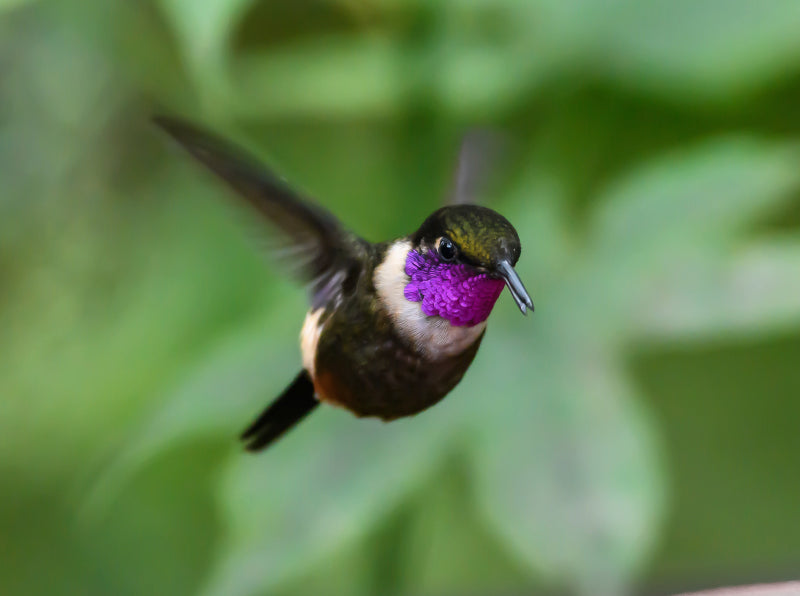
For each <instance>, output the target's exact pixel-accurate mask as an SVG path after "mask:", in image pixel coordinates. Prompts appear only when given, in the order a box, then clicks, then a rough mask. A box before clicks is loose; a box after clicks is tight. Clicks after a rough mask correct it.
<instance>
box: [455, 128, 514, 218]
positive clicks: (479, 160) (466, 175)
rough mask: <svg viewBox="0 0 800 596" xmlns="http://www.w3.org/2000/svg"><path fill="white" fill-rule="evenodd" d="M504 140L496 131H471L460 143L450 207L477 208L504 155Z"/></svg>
mask: <svg viewBox="0 0 800 596" xmlns="http://www.w3.org/2000/svg"><path fill="white" fill-rule="evenodd" d="M504 145H505V143H504V139H503V137H501V135H500V134H499V133H498V132H496V131H491V130H488V129H474V130H470V131H469V132H467V133H466V134H465V135H464V138H463V139H462V140H461V149H460V151H459V153H458V163H457V164H456V173H455V177H454V179H453V188H452V189H451V191H450V195H449V197H448V201H447V202H448V204H449V205H473V204H477V203H478V202H479V201H478V199H479V197H480V196H481V194H482V193H483V192H484V191H485V190H486V186H487V182H488V180H489V178H490V177H491V175H492V171H493V169H494V166H495V165H497V163H498V162H499V160H500V157H501V155H502V153H503V147H504Z"/></svg>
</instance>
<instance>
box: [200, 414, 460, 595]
mask: <svg viewBox="0 0 800 596" xmlns="http://www.w3.org/2000/svg"><path fill="white" fill-rule="evenodd" d="M451 428H452V421H451V420H449V419H447V418H444V417H443V414H442V413H441V412H440V413H439V415H435V412H433V411H432V412H431V415H428V414H427V413H426V416H425V417H420V418H415V419H409V420H404V421H396V422H393V423H391V424H389V425H387V424H384V423H383V422H379V421H376V420H366V419H365V420H357V419H355V418H354V417H353V416H352V415H351V414H349V413H347V412H343V411H335V410H334V409H333V408H330V407H323V408H320V410H319V411H318V412H315V413H314V415H313V416H311V417H310V418H309V419H308V420H307V421H304V422H303V424H302V425H300V426H299V427H298V428H297V429H296V430H294V431H293V432H292V433H291V434H290V435H288V436H287V437H285V438H284V439H282V440H281V441H280V442H279V443H278V444H276V445H275V446H273V447H271V448H270V450H269V451H268V452H267V453H265V454H264V455H263V456H261V457H235V458H233V459H232V460H231V462H230V465H229V467H228V470H227V472H226V474H225V475H224V477H223V479H222V483H221V490H220V495H219V498H220V505H221V506H222V509H223V515H224V519H225V521H226V526H227V528H228V536H227V540H225V543H224V546H223V548H222V550H221V553H220V558H219V561H218V565H217V566H216V568H215V569H213V570H212V573H211V577H210V579H209V583H208V585H207V587H206V589H205V590H204V591H203V594H204V595H205V596H217V595H220V596H221V595H223V594H224V595H225V596H247V595H249V594H254V593H258V592H264V591H270V590H272V589H273V588H275V587H276V586H278V585H280V584H282V583H283V582H285V581H288V580H291V579H293V578H295V577H297V575H299V574H300V573H302V572H303V571H306V570H307V569H308V568H310V567H311V566H312V565H315V564H317V563H318V562H319V561H320V559H321V558H322V557H324V556H325V555H329V554H330V553H332V552H334V551H335V550H337V549H340V548H342V547H343V545H346V544H348V543H350V542H351V541H353V540H355V539H356V538H359V537H361V536H363V535H364V533H365V532H366V531H367V530H368V529H369V528H370V527H372V526H373V525H374V524H375V522H376V521H378V519H380V518H381V517H383V516H385V515H386V514H387V513H388V512H390V511H391V510H392V509H393V508H394V507H396V506H397V505H398V504H399V503H400V502H401V501H402V500H403V499H404V498H406V497H407V496H408V495H409V494H410V493H411V492H412V490H413V489H414V488H416V487H417V486H419V483H420V482H421V481H422V479H423V478H425V477H426V476H427V475H428V474H429V473H430V472H431V470H433V469H435V466H436V465H437V464H438V463H439V462H440V461H441V460H440V458H441V456H442V454H443V452H444V451H445V449H444V447H445V445H447V444H448V443H449V441H450V439H451V432H450V429H451Z"/></svg>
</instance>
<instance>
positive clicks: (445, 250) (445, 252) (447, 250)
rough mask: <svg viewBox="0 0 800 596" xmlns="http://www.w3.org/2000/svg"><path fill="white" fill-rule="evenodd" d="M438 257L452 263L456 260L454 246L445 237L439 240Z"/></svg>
mask: <svg viewBox="0 0 800 596" xmlns="http://www.w3.org/2000/svg"><path fill="white" fill-rule="evenodd" d="M439 256H440V257H441V258H442V260H443V261H452V260H453V259H455V258H456V245H455V244H453V241H452V240H450V239H449V238H447V237H442V239H441V240H439Z"/></svg>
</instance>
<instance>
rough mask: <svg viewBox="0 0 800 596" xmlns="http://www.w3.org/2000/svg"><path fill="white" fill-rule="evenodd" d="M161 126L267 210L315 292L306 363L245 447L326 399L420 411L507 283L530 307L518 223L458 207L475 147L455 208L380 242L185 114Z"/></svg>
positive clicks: (459, 365)
mask: <svg viewBox="0 0 800 596" xmlns="http://www.w3.org/2000/svg"><path fill="white" fill-rule="evenodd" d="M155 122H156V124H158V125H159V126H160V127H161V128H162V129H163V130H165V131H166V132H167V133H169V134H170V135H171V136H172V137H174V138H175V139H176V140H177V141H178V142H179V143H180V144H181V145H183V147H184V148H185V149H186V150H188V152H189V153H190V154H192V155H193V156H194V157H195V158H197V159H198V160H199V161H201V162H202V163H203V164H205V165H206V166H207V167H208V168H210V169H211V170H212V171H214V172H215V173H216V174H217V175H218V176H220V177H221V178H222V179H223V180H224V181H225V182H227V183H228V184H229V185H230V186H231V187H232V188H233V189H234V190H235V191H237V193H238V194H239V195H241V196H242V197H244V199H246V201H247V203H249V205H250V206H251V207H253V208H255V210H256V211H257V212H260V214H261V215H262V216H263V219H264V221H265V223H267V224H271V227H272V229H273V232H275V233H276V235H277V236H278V240H279V241H280V244H282V246H283V248H284V249H285V250H284V251H283V253H282V254H280V253H278V254H277V255H276V256H278V257H281V256H282V260H283V261H284V264H286V265H288V266H289V267H290V268H291V269H293V270H294V272H295V277H297V278H299V279H300V280H302V281H304V282H306V283H307V284H308V285H309V290H310V303H311V304H310V308H309V310H308V313H307V314H306V318H305V322H304V323H303V327H302V331H301V333H300V348H301V353H302V363H303V368H302V370H301V371H300V373H299V374H298V375H297V377H295V379H294V381H292V383H291V384H290V385H289V386H288V387H287V388H286V389H285V390H284V391H283V393H281V395H280V396H279V397H278V398H277V399H275V400H274V401H273V402H272V403H271V404H270V405H269V406H267V408H266V409H265V410H264V411H263V412H262V413H261V414H260V415H259V416H258V418H256V419H255V421H253V423H252V424H251V425H250V426H249V427H248V428H247V429H245V431H244V432H243V433H242V435H241V438H242V440H243V441H244V442H245V444H246V448H247V449H248V450H250V451H258V450H261V449H263V448H265V447H267V446H268V445H269V444H270V443H272V442H273V441H275V440H276V439H277V438H278V437H280V436H281V435H282V434H283V433H285V432H286V431H287V430H289V429H290V428H292V427H293V426H294V425H295V424H296V423H297V422H299V421H300V420H301V419H303V418H304V417H305V416H306V415H308V414H309V413H310V412H311V411H312V410H314V408H316V407H317V405H319V403H320V402H325V403H329V404H333V405H336V406H340V407H344V408H346V409H348V410H350V411H351V412H352V413H353V414H355V415H356V416H359V417H362V416H374V417H378V418H381V419H383V420H386V421H388V420H393V419H395V418H400V417H403V416H411V415H413V414H416V413H418V412H421V411H422V410H424V409H426V408H428V407H430V406H432V405H433V404H435V403H436V402H438V401H439V400H441V399H442V398H443V397H444V396H445V395H447V394H448V393H449V392H450V391H451V390H452V389H453V388H454V387H455V386H456V385H457V384H458V383H459V381H461V378H462V377H463V376H464V373H465V372H466V370H467V368H469V365H470V364H471V363H472V360H473V358H474V357H475V354H476V352H477V351H478V347H479V346H480V344H481V340H482V339H483V335H484V332H485V330H486V319H487V318H488V317H489V314H490V313H491V311H492V307H493V306H494V304H495V301H496V300H497V298H498V297H499V296H500V294H501V292H502V291H503V288H504V287H505V286H507V287H508V289H509V290H510V291H511V295H512V296H513V297H514V300H515V301H516V303H517V306H518V307H519V309H520V310H521V311H522V313H523V314H526V310H527V309H530V310H531V311H532V310H533V302H532V301H531V298H530V296H529V295H528V292H527V291H526V290H525V286H524V285H523V284H522V281H521V280H520V278H519V277H518V276H517V273H516V272H515V271H514V265H515V264H516V263H517V260H518V259H519V256H520V250H521V249H520V241H519V236H518V235H517V232H516V230H515V229H514V227H513V226H512V225H511V224H510V223H509V222H508V220H507V219H506V218H505V217H503V216H502V215H500V214H499V213H497V212H495V211H493V210H491V209H487V208H486V207H481V206H477V205H472V204H459V203H463V200H464V199H468V198H469V197H467V195H468V194H469V193H470V190H471V189H470V186H471V185H474V180H475V179H476V178H477V175H476V174H475V171H477V170H478V169H479V166H480V163H479V162H480V156H479V155H476V147H475V143H472V144H469V143H465V144H464V145H463V147H462V152H461V157H460V159H459V165H458V169H457V178H456V188H455V197H454V199H455V203H456V204H451V205H448V206H445V207H442V208H440V209H438V210H437V211H434V212H433V213H432V214H431V215H430V216H429V217H428V218H427V219H426V220H425V221H424V222H423V223H422V225H421V226H420V227H419V229H417V230H416V231H415V232H413V233H411V234H409V235H408V236H404V237H402V238H398V239H396V240H391V241H388V242H379V243H376V244H373V243H371V242H367V241H366V240H363V239H362V238H360V237H358V236H357V235H355V234H353V233H351V232H350V231H348V230H346V229H345V228H344V227H343V226H342V225H341V224H340V223H339V221H338V220H337V219H336V218H335V217H334V216H333V215H331V214H330V213H329V212H328V211H326V210H324V209H322V208H321V207H319V206H318V205H316V204H314V203H312V202H310V201H308V200H307V199H306V198H305V197H302V196H301V195H299V194H298V193H296V192H294V191H293V190H291V189H290V188H289V187H288V186H287V185H286V184H285V183H284V182H283V181H282V180H281V179H279V178H278V177H276V176H275V175H274V174H272V173H271V172H270V171H269V170H268V169H267V168H265V167H264V166H263V165H262V164H260V163H259V162H258V161H257V160H255V159H254V158H253V157H252V156H251V155H249V154H248V153H246V152H245V151H243V150H242V149H240V148H239V147H237V146H235V145H233V144H231V143H229V142H227V141H225V140H223V139H222V138H220V137H218V136H217V135H215V134H213V133H211V132H209V131H206V130H203V129H201V128H199V127H197V126H195V125H193V124H190V123H188V122H185V121H182V120H179V119H175V118H169V117H157V118H155Z"/></svg>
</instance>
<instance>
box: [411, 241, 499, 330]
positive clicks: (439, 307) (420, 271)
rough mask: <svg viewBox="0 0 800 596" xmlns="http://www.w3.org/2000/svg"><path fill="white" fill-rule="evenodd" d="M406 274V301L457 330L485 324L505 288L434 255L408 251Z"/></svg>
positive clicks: (481, 275)
mask: <svg viewBox="0 0 800 596" xmlns="http://www.w3.org/2000/svg"><path fill="white" fill-rule="evenodd" d="M405 271H406V275H408V277H409V278H411V281H409V283H408V284H406V287H405V290H404V291H403V293H404V295H405V297H406V299H407V300H410V301H412V302H421V303H422V304H421V308H422V312H423V313H425V315H426V316H429V317H434V316H439V317H442V318H444V319H447V320H448V321H450V324H451V325H454V326H456V327H472V326H473V325H477V324H478V323H482V322H483V321H485V320H486V319H487V318H488V316H489V313H491V312H492V307H493V306H494V303H495V302H496V301H497V298H498V297H499V296H500V294H501V293H502V291H503V286H504V285H505V282H503V280H502V279H496V278H493V277H490V276H489V275H487V274H486V273H476V272H475V270H474V269H472V268H471V267H468V266H467V265H461V264H457V263H445V262H444V261H442V260H440V259H439V258H438V256H437V255H436V253H434V252H433V251H430V252H428V253H426V254H421V253H419V252H417V251H415V250H411V251H409V253H408V257H407V258H406V267H405Z"/></svg>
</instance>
